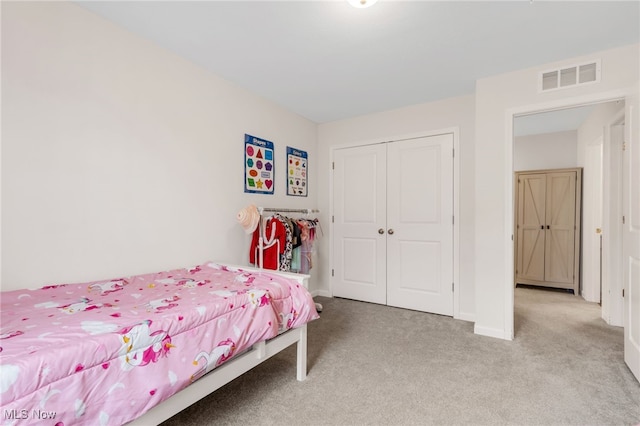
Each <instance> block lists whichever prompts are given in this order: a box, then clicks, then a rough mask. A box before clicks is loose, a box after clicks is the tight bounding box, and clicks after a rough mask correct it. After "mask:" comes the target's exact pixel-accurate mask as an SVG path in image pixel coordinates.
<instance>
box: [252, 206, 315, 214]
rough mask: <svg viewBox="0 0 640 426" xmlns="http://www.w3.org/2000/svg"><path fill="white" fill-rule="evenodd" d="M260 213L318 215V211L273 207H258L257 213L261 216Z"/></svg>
mask: <svg viewBox="0 0 640 426" xmlns="http://www.w3.org/2000/svg"><path fill="white" fill-rule="evenodd" d="M262 212H274V213H306V214H310V213H320V210H318V209H276V208H273V207H258V213H260V216H262Z"/></svg>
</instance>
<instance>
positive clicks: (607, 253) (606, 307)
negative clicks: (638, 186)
mask: <svg viewBox="0 0 640 426" xmlns="http://www.w3.org/2000/svg"><path fill="white" fill-rule="evenodd" d="M625 115H626V106H625V109H623V110H622V111H620V112H619V113H618V114H616V115H615V116H614V117H613V119H612V120H611V121H610V122H609V123H608V124H607V126H606V127H605V131H604V136H605V138H604V145H603V147H602V151H603V152H602V180H603V183H604V185H606V187H603V197H602V225H603V231H604V234H603V235H602V314H601V315H602V319H604V320H605V322H606V323H607V324H609V325H616V326H620V327H622V326H623V325H624V300H623V299H622V297H615V298H612V297H611V294H617V295H620V294H621V292H622V268H623V262H622V231H623V229H622V223H621V222H620V220H619V218H620V217H621V216H622V186H621V183H622V151H621V150H620V149H619V148H620V146H618V147H617V149H616V144H618V143H619V144H622V142H623V139H624V134H621V135H618V136H614V133H613V129H614V128H615V127H617V126H620V125H624V124H625ZM613 165H615V167H613Z"/></svg>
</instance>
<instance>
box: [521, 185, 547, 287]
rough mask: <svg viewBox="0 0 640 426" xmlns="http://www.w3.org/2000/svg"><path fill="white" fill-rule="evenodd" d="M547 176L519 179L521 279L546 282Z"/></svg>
mask: <svg viewBox="0 0 640 426" xmlns="http://www.w3.org/2000/svg"><path fill="white" fill-rule="evenodd" d="M546 186H547V184H546V176H545V175H544V174H528V175H526V174H523V175H520V176H519V177H518V200H517V201H518V206H517V209H518V217H517V224H518V228H517V238H518V247H517V261H516V271H517V272H518V273H517V277H518V278H521V279H527V280H540V281H544V279H545V214H546V208H545V202H546V197H545V192H546Z"/></svg>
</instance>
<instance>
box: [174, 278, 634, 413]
mask: <svg viewBox="0 0 640 426" xmlns="http://www.w3.org/2000/svg"><path fill="white" fill-rule="evenodd" d="M515 297H516V314H515V330H516V338H515V340H514V341H512V342H508V341H503V340H498V339H493V338H488V337H482V336H477V335H474V334H473V324H472V323H469V322H464V321H459V320H454V319H452V318H449V317H443V316H439V315H432V314H425V313H421V312H415V311H409V310H404V309H396V308H391V307H387V306H380V305H374V304H369V303H363V302H356V301H351V300H345V299H330V298H317V299H316V300H317V301H319V302H321V303H322V304H323V305H324V311H323V312H322V314H321V318H320V319H319V320H317V321H315V322H313V323H311V324H310V325H309V357H308V361H309V375H308V378H307V380H306V381H304V382H298V381H296V379H295V348H294V347H291V348H288V349H286V350H285V351H284V352H282V353H280V354H278V355H276V356H275V357H274V358H272V359H270V360H268V361H267V362H265V363H263V364H261V365H259V366H258V367H256V368H255V369H253V370H252V371H250V372H248V373H247V374H245V375H243V376H241V377H239V378H238V379H236V380H234V381H233V382H231V383H229V384H228V385H226V386H224V387H223V388H221V389H220V390H218V391H216V392H214V393H213V394H211V395H209V396H208V397H206V398H205V399H203V400H201V401H200V402H198V403H196V404H194V405H192V406H191V407H189V408H188V409H186V410H184V411H183V412H181V413H179V414H178V415H176V416H174V417H173V418H171V419H169V420H167V421H166V422H165V423H163V425H164V426H174V425H175V426H177V425H428V424H435V425H450V424H470V425H494V424H505V425H507V424H508V425H631V424H638V423H640V384H639V383H638V382H637V381H636V380H635V378H634V377H633V376H632V374H631V372H630V371H629V370H628V368H627V367H626V365H625V364H624V361H623V342H622V338H623V336H622V329H621V328H618V327H611V326H608V325H606V324H605V323H604V321H603V320H602V319H601V318H600V307H599V306H598V305H596V304H592V303H587V302H585V301H584V300H583V299H582V298H580V297H576V296H573V295H571V294H568V293H563V292H556V291H550V290H542V289H530V288H517V289H516V292H515Z"/></svg>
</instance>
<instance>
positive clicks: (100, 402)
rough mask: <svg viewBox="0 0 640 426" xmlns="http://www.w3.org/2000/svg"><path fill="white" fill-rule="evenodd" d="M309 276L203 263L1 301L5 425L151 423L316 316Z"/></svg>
mask: <svg viewBox="0 0 640 426" xmlns="http://www.w3.org/2000/svg"><path fill="white" fill-rule="evenodd" d="M307 278H308V276H304V275H297V274H286V273H281V272H275V271H266V270H258V269H253V268H248V267H234V266H225V265H221V264H218V263H213V262H206V263H204V264H201V265H197V266H195V267H192V268H186V269H176V270H171V271H164V272H159V273H154V274H146V275H138V276H132V277H125V278H118V279H111V280H102V281H95V282H90V283H83V284H61V285H52V286H46V287H43V288H40V289H36V290H16V291H10V292H3V293H2V300H1V303H2V309H1V311H0V312H1V313H0V315H1V320H2V321H1V324H0V325H1V330H0V333H1V335H0V402H1V406H2V414H1V416H2V417H1V418H2V424H6V425H13V424H19V425H23V424H25V425H26V424H31V423H39V424H42V423H43V421H44V424H47V423H48V424H52V425H61V424H63V425H65V426H69V425H73V424H86V425H114V424H126V423H129V422H133V423H132V424H145V425H148V424H157V423H160V422H161V421H163V420H165V419H167V418H169V417H171V416H172V415H174V414H175V413H177V412H179V411H181V410H182V409H184V408H186V407H188V406H189V405H191V404H192V403H194V402H195V401H197V400H199V399H200V398H202V397H204V396H206V395H207V394H209V393H211V392H213V391H214V390H216V389H217V388H219V387H221V386H222V385H224V384H225V383H227V382H229V381H231V380H233V379H234V378H235V377H238V376H239V375H241V374H243V373H244V372H246V371H248V370H249V369H251V368H253V367H254V366H255V365H258V364H259V363H261V362H263V361H264V360H266V359H268V358H269V357H270V356H272V355H274V354H276V353H278V352H279V351H281V350H282V349H284V348H286V347H288V346H290V345H292V344H294V343H295V344H297V356H298V359H297V379H298V380H304V378H305V377H306V327H307V326H306V324H307V323H308V322H309V321H312V320H314V319H316V318H318V314H317V312H316V309H315V306H314V302H313V299H312V298H311V295H310V294H309V292H308V290H307V289H306V288H305V287H306V282H307Z"/></svg>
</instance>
